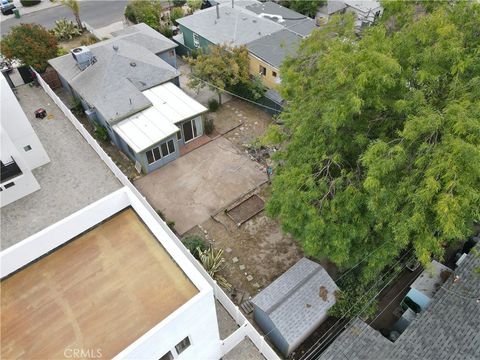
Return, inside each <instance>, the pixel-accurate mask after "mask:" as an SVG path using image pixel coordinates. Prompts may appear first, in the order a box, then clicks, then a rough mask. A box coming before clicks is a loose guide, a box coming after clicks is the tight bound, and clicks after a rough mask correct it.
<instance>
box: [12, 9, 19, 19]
mask: <svg viewBox="0 0 480 360" xmlns="http://www.w3.org/2000/svg"><path fill="white" fill-rule="evenodd" d="M13 14H14V15H15V17H16V18H17V19H20V11H19V10H18V9H15V10H13Z"/></svg>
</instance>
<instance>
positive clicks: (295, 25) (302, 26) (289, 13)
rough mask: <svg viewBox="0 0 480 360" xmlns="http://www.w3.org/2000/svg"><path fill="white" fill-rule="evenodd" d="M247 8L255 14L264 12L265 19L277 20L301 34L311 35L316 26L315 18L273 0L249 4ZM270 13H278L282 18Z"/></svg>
mask: <svg viewBox="0 0 480 360" xmlns="http://www.w3.org/2000/svg"><path fill="white" fill-rule="evenodd" d="M245 8H246V9H247V10H250V11H252V12H254V13H255V14H259V15H260V14H263V16H264V18H265V19H269V20H271V21H273V22H276V23H278V24H280V25H282V26H283V27H285V28H287V29H290V30H291V31H294V32H296V33H297V34H299V35H301V36H307V35H309V34H310V33H311V32H312V31H313V29H315V27H316V23H315V20H313V19H311V18H309V17H308V16H305V15H302V14H300V13H298V12H296V11H293V10H291V9H288V8H286V7H284V6H281V5H279V4H277V3H274V2H272V1H267V2H264V3H256V4H253V5H248V6H246V7H245ZM268 15H274V16H275V15H276V16H280V17H281V18H278V17H270V16H268Z"/></svg>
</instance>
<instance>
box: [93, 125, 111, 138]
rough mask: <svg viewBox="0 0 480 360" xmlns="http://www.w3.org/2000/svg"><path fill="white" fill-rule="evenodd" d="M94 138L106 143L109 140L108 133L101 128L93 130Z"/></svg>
mask: <svg viewBox="0 0 480 360" xmlns="http://www.w3.org/2000/svg"><path fill="white" fill-rule="evenodd" d="M95 137H96V138H97V139H98V140H101V141H107V140H108V139H109V136H108V131H107V129H105V128H104V127H103V126H97V128H96V129H95Z"/></svg>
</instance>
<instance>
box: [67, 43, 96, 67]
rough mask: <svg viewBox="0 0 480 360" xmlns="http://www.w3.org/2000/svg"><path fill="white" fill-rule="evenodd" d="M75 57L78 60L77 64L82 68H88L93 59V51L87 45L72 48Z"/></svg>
mask: <svg viewBox="0 0 480 360" xmlns="http://www.w3.org/2000/svg"><path fill="white" fill-rule="evenodd" d="M70 53H71V54H72V56H73V58H74V59H75V61H76V62H77V66H78V67H79V69H80V70H84V69H86V68H87V67H88V66H89V65H90V64H91V63H92V60H93V56H92V52H91V51H90V49H89V48H88V47H87V46H80V47H77V48H75V49H72V50H70Z"/></svg>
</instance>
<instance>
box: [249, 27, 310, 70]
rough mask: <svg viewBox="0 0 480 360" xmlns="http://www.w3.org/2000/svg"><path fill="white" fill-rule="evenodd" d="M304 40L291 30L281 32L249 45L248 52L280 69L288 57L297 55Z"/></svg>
mask: <svg viewBox="0 0 480 360" xmlns="http://www.w3.org/2000/svg"><path fill="white" fill-rule="evenodd" d="M301 40H302V38H301V37H300V36H298V35H296V34H295V33H293V32H291V31H290V30H286V29H284V30H281V31H277V32H276V33H273V34H271V35H267V36H264V37H262V38H260V39H257V40H254V41H252V42H250V43H248V44H247V48H248V50H249V51H250V52H251V53H252V54H254V55H255V56H257V57H259V58H260V59H262V60H263V61H265V62H267V63H268V64H270V65H272V66H274V67H276V68H277V69H279V68H280V65H281V64H282V62H283V60H285V58H286V57H287V56H288V55H295V54H296V52H297V49H298V46H299V44H300V41H301Z"/></svg>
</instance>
